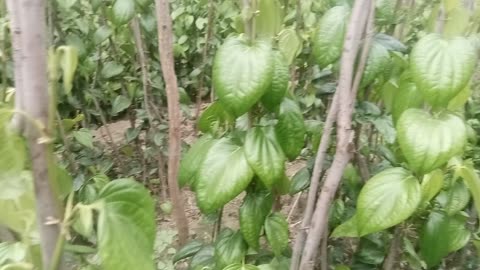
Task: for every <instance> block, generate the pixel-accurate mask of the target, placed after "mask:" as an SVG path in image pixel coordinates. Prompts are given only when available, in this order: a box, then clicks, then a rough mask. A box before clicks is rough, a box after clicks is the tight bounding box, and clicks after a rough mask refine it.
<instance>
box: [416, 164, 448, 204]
mask: <svg viewBox="0 0 480 270" xmlns="http://www.w3.org/2000/svg"><path fill="white" fill-rule="evenodd" d="M443 179H444V177H443V172H442V170H434V171H433V172H431V173H429V174H426V175H425V176H423V181H422V184H421V190H422V200H421V202H420V206H421V207H424V205H425V204H427V203H428V202H429V201H430V200H431V199H433V197H435V196H436V195H437V194H438V192H440V190H441V189H442V187H443Z"/></svg>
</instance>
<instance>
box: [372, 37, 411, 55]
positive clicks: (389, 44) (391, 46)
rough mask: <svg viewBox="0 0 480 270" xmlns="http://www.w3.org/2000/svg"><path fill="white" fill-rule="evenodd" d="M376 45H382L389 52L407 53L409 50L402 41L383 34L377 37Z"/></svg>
mask: <svg viewBox="0 0 480 270" xmlns="http://www.w3.org/2000/svg"><path fill="white" fill-rule="evenodd" d="M375 43H379V44H381V45H382V46H383V47H385V48H386V49H387V50H389V51H397V52H405V51H406V50H407V46H405V45H404V44H403V43H402V42H400V40H398V39H396V38H394V37H392V36H389V35H387V34H383V33H378V34H376V35H375Z"/></svg>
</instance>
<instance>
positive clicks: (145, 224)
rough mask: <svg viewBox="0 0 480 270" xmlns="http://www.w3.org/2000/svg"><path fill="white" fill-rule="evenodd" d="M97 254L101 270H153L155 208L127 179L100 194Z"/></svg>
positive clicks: (135, 183) (144, 192)
mask: <svg viewBox="0 0 480 270" xmlns="http://www.w3.org/2000/svg"><path fill="white" fill-rule="evenodd" d="M96 204H99V205H100V207H99V208H98V210H99V215H98V250H99V254H100V258H101V261H102V262H101V264H102V269H105V270H127V269H128V270H131V269H145V270H149V269H152V270H153V269H155V266H154V262H153V243H154V240H155V207H154V202H153V200H152V198H151V197H150V193H149V191H148V190H147V189H145V187H143V186H142V185H141V184H140V183H138V182H135V181H133V180H130V179H121V180H115V181H112V182H110V183H108V184H107V185H106V186H105V187H104V188H103V189H102V190H101V191H100V194H99V201H97V202H96Z"/></svg>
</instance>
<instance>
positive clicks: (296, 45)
mask: <svg viewBox="0 0 480 270" xmlns="http://www.w3.org/2000/svg"><path fill="white" fill-rule="evenodd" d="M278 49H279V50H280V52H282V53H283V55H284V56H285V59H286V61H287V64H288V65H291V64H292V63H293V60H295V57H297V56H298V54H299V53H300V51H301V50H302V41H301V40H300V38H299V37H298V35H297V31H295V29H293V28H285V29H283V30H282V31H281V32H280V33H279V34H278Z"/></svg>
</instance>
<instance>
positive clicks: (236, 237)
mask: <svg viewBox="0 0 480 270" xmlns="http://www.w3.org/2000/svg"><path fill="white" fill-rule="evenodd" d="M247 248H248V247H247V244H246V243H245V241H243V238H242V234H241V233H240V232H239V231H237V232H233V231H232V230H230V229H226V230H224V231H222V233H221V234H220V235H219V239H218V241H217V243H216V244H215V261H216V263H217V264H216V269H223V268H224V267H226V266H228V265H230V264H234V263H240V262H242V260H243V258H244V257H245V254H246V252H247Z"/></svg>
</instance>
